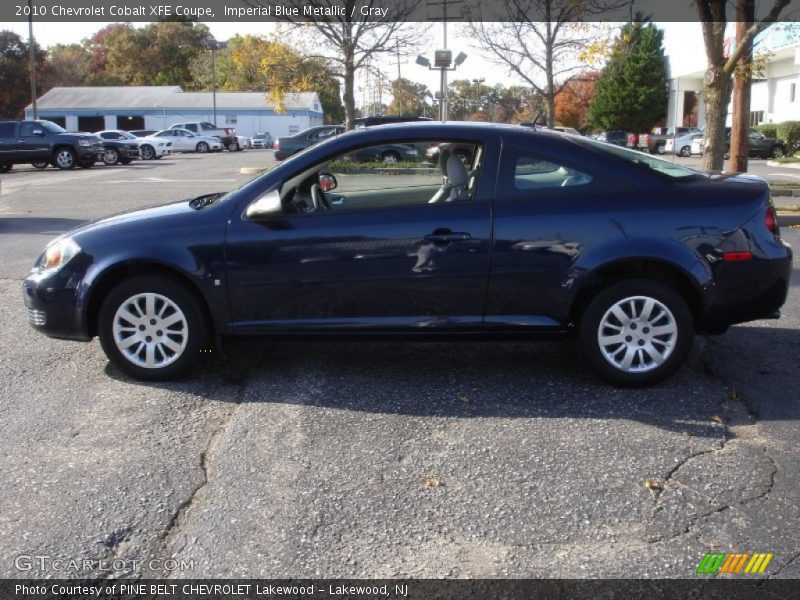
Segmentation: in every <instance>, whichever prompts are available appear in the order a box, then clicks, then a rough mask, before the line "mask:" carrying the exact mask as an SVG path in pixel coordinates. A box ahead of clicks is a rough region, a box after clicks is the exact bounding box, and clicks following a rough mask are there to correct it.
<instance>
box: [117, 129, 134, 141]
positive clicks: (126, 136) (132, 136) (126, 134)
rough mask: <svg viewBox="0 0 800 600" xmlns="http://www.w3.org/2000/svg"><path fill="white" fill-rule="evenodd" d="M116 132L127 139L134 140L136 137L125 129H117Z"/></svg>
mask: <svg viewBox="0 0 800 600" xmlns="http://www.w3.org/2000/svg"><path fill="white" fill-rule="evenodd" d="M117 133H119V134H120V135H121V136H122V137H124V138H125V139H128V140H135V139H136V136H135V135H133V134H131V133H128V132H127V131H118V132H117Z"/></svg>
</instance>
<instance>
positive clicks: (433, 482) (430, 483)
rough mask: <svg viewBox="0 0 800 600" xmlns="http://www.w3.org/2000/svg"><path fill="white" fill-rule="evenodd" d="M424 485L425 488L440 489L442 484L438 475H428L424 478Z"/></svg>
mask: <svg viewBox="0 0 800 600" xmlns="http://www.w3.org/2000/svg"><path fill="white" fill-rule="evenodd" d="M422 485H424V486H425V487H439V486H440V485H442V482H441V480H440V479H439V478H438V477H437V476H436V475H426V476H425V477H423V478H422Z"/></svg>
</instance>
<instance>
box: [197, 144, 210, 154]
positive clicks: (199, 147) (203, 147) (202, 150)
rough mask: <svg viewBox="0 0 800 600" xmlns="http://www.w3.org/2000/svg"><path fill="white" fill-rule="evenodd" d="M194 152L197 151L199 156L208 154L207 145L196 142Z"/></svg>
mask: <svg viewBox="0 0 800 600" xmlns="http://www.w3.org/2000/svg"><path fill="white" fill-rule="evenodd" d="M195 150H197V151H198V152H199V153H200V154H205V153H206V152H208V144H206V143H205V142H198V143H197V146H196V147H195Z"/></svg>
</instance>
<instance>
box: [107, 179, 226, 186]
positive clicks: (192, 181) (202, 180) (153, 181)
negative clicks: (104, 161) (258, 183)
mask: <svg viewBox="0 0 800 600" xmlns="http://www.w3.org/2000/svg"><path fill="white" fill-rule="evenodd" d="M104 183H180V184H182V185H185V184H187V183H236V180H235V179H194V178H192V179H161V178H160V177H140V178H139V179H111V180H109V181H105V182H104Z"/></svg>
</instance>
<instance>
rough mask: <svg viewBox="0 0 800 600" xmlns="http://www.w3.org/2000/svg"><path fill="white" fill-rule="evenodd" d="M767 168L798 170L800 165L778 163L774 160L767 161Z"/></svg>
mask: <svg viewBox="0 0 800 600" xmlns="http://www.w3.org/2000/svg"><path fill="white" fill-rule="evenodd" d="M767 166H768V167H778V168H779V169H800V163H779V162H775V161H774V160H768V161H767Z"/></svg>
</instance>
